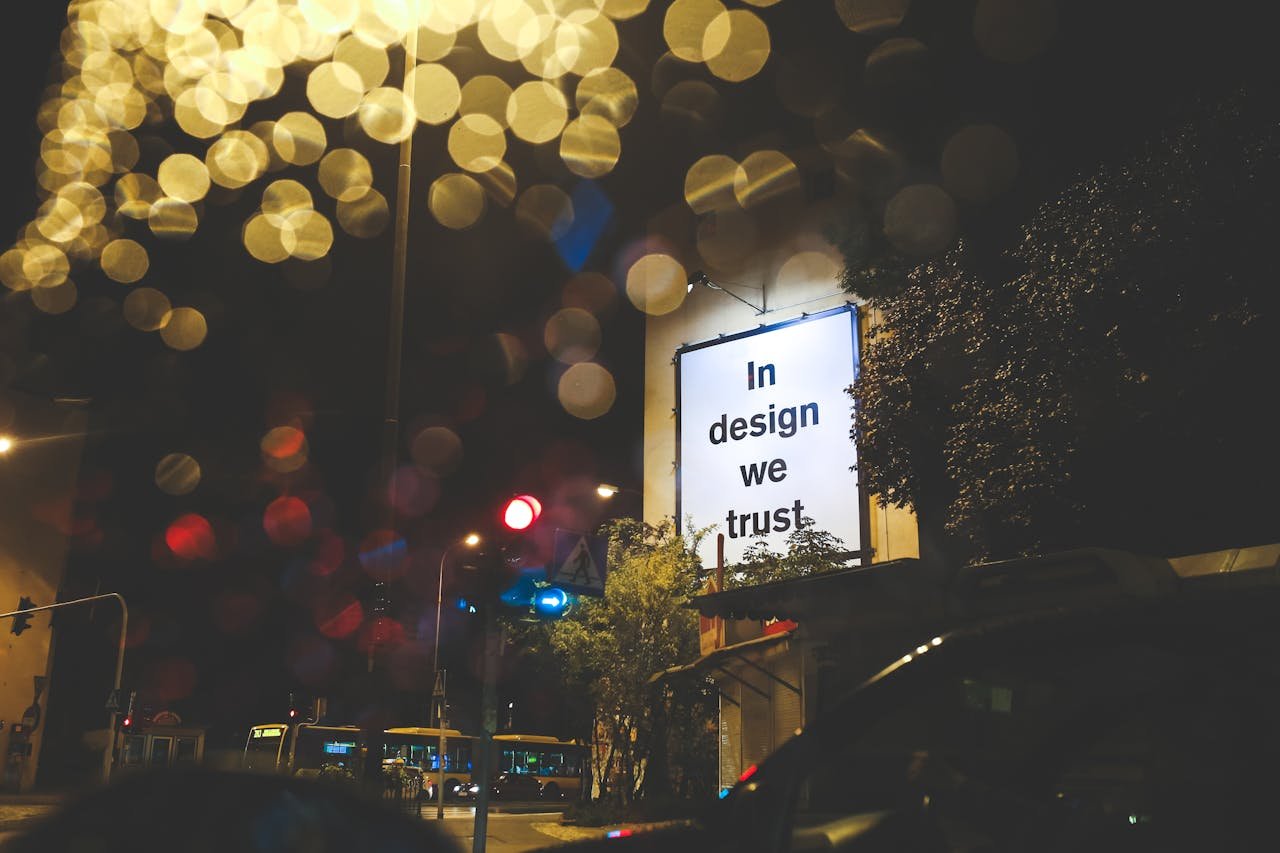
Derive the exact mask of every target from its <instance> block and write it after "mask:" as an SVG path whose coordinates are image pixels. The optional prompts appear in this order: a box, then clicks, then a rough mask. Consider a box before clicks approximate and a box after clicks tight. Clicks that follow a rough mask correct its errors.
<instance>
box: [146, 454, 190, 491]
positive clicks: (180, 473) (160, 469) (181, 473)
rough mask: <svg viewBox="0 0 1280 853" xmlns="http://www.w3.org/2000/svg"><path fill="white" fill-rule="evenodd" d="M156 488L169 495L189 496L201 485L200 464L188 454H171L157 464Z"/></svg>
mask: <svg viewBox="0 0 1280 853" xmlns="http://www.w3.org/2000/svg"><path fill="white" fill-rule="evenodd" d="M155 480H156V487H157V488H159V489H160V491H162V492H164V493H165V494H167V495H174V496H175V497H176V496H180V495H189V494H191V493H192V492H193V491H195V489H196V486H198V485H200V463H199V462H197V461H196V460H195V458H194V457H192V456H189V455H188V454H186V453H169V454H166V455H165V456H164V457H162V458H161V459H160V461H159V462H158V463H156V474H155Z"/></svg>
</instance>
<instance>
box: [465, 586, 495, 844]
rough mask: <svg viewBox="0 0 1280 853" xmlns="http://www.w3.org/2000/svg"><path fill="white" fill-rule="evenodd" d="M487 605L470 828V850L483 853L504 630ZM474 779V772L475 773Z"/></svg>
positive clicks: (473, 758) (486, 831) (492, 609)
mask: <svg viewBox="0 0 1280 853" xmlns="http://www.w3.org/2000/svg"><path fill="white" fill-rule="evenodd" d="M488 605H489V606H487V607H485V608H484V675H483V676H482V687H481V692H480V697H481V698H480V749H479V752H478V754H477V755H475V756H473V757H472V761H473V762H474V766H475V769H476V772H477V773H479V774H480V782H479V784H480V790H479V791H478V792H477V793H476V816H475V822H474V824H473V828H472V830H471V836H472V837H471V853H484V848H485V842H486V841H487V839H488V835H489V777H490V776H491V775H493V769H494V768H493V733H494V732H496V731H497V730H498V656H499V655H501V654H502V633H501V631H499V629H498V620H497V616H496V614H495V613H494V606H493V604H492V603H491V602H490V603H488ZM471 778H472V780H474V779H475V774H472V777H471Z"/></svg>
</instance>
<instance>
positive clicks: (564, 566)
mask: <svg viewBox="0 0 1280 853" xmlns="http://www.w3.org/2000/svg"><path fill="white" fill-rule="evenodd" d="M607 553H608V542H607V541H606V540H605V539H604V538H603V537H601V536H587V535H586V534H585V533H577V532H575V531H572V530H557V531H556V532H555V547H554V549H553V553H552V559H551V566H550V567H549V568H550V571H548V572H547V583H549V584H551V585H552V586H558V587H560V588H562V589H567V590H569V591H571V592H576V593H577V594H578V595H595V596H601V597H603V596H604V582H605V576H606V574H607V573H608V567H607V566H606V565H605V560H606V555H607Z"/></svg>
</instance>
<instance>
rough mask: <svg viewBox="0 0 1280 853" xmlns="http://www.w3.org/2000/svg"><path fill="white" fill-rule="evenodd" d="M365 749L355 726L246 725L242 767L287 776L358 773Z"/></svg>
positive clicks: (301, 724)
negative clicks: (247, 736) (250, 726)
mask: <svg viewBox="0 0 1280 853" xmlns="http://www.w3.org/2000/svg"><path fill="white" fill-rule="evenodd" d="M366 752H367V749H366V747H365V744H364V739H363V738H362V737H361V736H360V729H358V728H356V727H355V726H322V725H314V724H311V723H292V724H290V723H268V724H266V725H260V726H254V727H253V728H251V729H249V738H248V740H247V741H246V742H245V747H244V762H243V767H244V769H246V770H256V771H259V772H265V773H286V774H288V775H290V776H294V775H296V776H319V775H321V773H322V772H333V773H336V774H338V775H342V774H343V773H347V772H349V773H350V774H351V775H352V776H353V777H355V776H358V775H359V773H360V767H361V764H362V763H363V761H364V756H365V753H366Z"/></svg>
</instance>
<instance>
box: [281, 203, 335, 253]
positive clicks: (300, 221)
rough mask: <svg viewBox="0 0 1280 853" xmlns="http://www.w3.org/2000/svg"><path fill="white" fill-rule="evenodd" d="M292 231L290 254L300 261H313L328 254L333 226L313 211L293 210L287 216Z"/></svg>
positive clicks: (320, 214)
mask: <svg viewBox="0 0 1280 853" xmlns="http://www.w3.org/2000/svg"><path fill="white" fill-rule="evenodd" d="M288 219H289V225H290V226H291V227H292V229H293V234H294V245H293V248H292V250H291V251H290V254H291V255H292V256H293V257H295V258H297V259H298V260H300V261H314V260H317V259H319V258H323V257H324V256H325V255H327V254H329V249H331V248H332V247H333V225H332V224H331V223H330V222H329V219H328V218H327V217H326V216H325V215H324V214H323V213H320V212H318V211H315V210H295V211H293V212H292V213H290V214H289V216H288Z"/></svg>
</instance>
